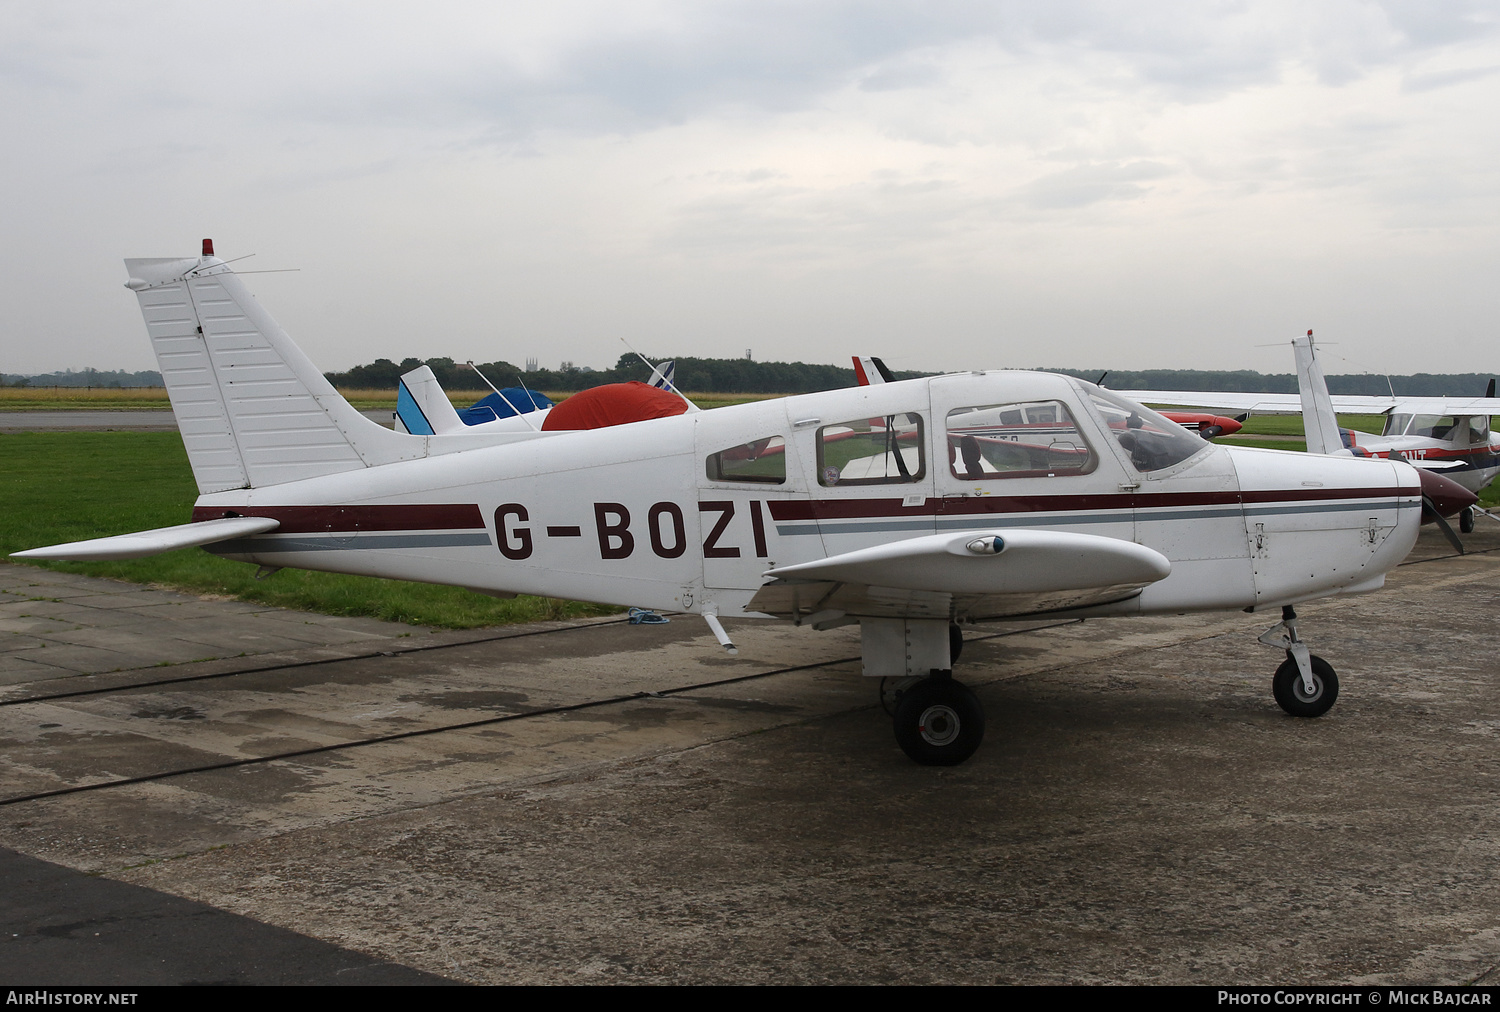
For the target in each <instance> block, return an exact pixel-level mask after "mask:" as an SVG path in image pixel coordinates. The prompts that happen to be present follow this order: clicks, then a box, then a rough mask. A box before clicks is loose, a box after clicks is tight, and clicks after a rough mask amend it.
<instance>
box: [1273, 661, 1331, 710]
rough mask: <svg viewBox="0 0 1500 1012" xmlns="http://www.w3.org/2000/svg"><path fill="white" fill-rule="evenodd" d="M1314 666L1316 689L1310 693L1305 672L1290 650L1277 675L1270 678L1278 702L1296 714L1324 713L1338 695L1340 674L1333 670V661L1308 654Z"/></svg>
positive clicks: (1313, 674) (1284, 708) (1313, 673)
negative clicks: (1303, 680)
mask: <svg viewBox="0 0 1500 1012" xmlns="http://www.w3.org/2000/svg"><path fill="white" fill-rule="evenodd" d="M1308 660H1309V662H1311V666H1312V676H1313V691H1312V693H1311V694H1309V693H1308V691H1307V688H1306V686H1304V685H1303V684H1302V672H1301V671H1299V670H1297V661H1296V660H1295V659H1294V658H1293V657H1292V655H1291V654H1287V656H1286V660H1285V661H1283V662H1282V664H1281V667H1279V668H1277V669H1276V677H1275V678H1273V679H1271V694H1272V695H1274V696H1275V697H1276V702H1277V704H1278V705H1279V706H1280V707H1281V708H1282V709H1283V710H1285V711H1286V712H1287V713H1290V714H1291V715H1292V716H1293V717H1321V716H1323V714H1325V713H1327V712H1328V711H1329V709H1330V708H1331V707H1332V706H1333V704H1334V701H1335V700H1337V699H1338V698H1339V676H1338V675H1336V674H1334V673H1333V665H1331V664H1329V663H1328V662H1327V661H1325V660H1324V659H1323V658H1321V657H1309V658H1308Z"/></svg>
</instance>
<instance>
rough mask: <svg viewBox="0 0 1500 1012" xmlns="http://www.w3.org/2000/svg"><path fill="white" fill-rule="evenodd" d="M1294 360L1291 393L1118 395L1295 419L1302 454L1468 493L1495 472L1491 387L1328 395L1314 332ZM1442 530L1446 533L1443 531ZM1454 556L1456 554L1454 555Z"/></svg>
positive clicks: (1467, 522) (1301, 340)
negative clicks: (1379, 425)
mask: <svg viewBox="0 0 1500 1012" xmlns="http://www.w3.org/2000/svg"><path fill="white" fill-rule="evenodd" d="M1292 349H1293V353H1294V355H1295V357H1296V362H1297V389H1298V392H1297V393H1295V394H1251V393H1219V392H1209V391H1187V390H1176V391H1173V390H1126V391H1124V393H1125V396H1127V397H1131V398H1134V399H1136V400H1140V401H1146V402H1149V403H1151V404H1182V405H1198V406H1202V407H1221V408H1229V409H1231V410H1235V411H1250V412H1256V413H1259V414H1297V413H1299V412H1300V413H1301V415H1302V427H1303V431H1304V432H1305V433H1306V435H1307V450H1308V452H1309V453H1323V454H1332V455H1335V456H1350V457H1384V458H1392V459H1398V460H1406V461H1407V462H1409V463H1411V464H1413V465H1415V466H1416V467H1419V468H1422V469H1423V470H1427V471H1437V472H1439V473H1440V474H1442V475H1443V476H1444V477H1446V478H1451V479H1452V480H1453V481H1455V482H1457V483H1458V484H1459V485H1462V486H1463V487H1464V488H1466V489H1468V490H1469V491H1470V492H1475V493H1477V492H1480V491H1482V490H1483V489H1484V488H1485V487H1487V486H1488V485H1489V484H1490V482H1492V481H1494V480H1495V476H1496V475H1497V474H1500V434H1497V433H1494V432H1492V431H1491V430H1490V416H1491V415H1500V398H1497V397H1496V396H1495V381H1494V380H1490V383H1489V389H1488V390H1486V391H1485V395H1484V396H1483V397H1397V396H1395V395H1394V394H1392V395H1391V396H1390V397H1367V396H1362V395H1361V396H1353V395H1348V394H1340V395H1330V394H1329V393H1328V381H1327V379H1326V378H1325V377H1324V375H1323V367H1322V365H1321V364H1320V363H1319V362H1318V357H1317V349H1316V348H1315V347H1314V345H1313V332H1312V331H1310V330H1309V331H1308V332H1307V336H1305V337H1298V338H1294V339H1293V340H1292ZM1338 411H1343V412H1346V413H1349V414H1362V415H1384V416H1385V425H1384V427H1383V429H1382V431H1381V432H1380V434H1379V435H1376V434H1374V433H1369V432H1359V431H1357V430H1355V429H1346V428H1343V427H1342V426H1340V425H1339V423H1338V418H1337V416H1336V414H1335V412H1338ZM1476 512H1478V511H1477V510H1476V509H1474V508H1473V507H1466V508H1465V509H1464V510H1462V511H1461V513H1460V516H1459V529H1460V530H1462V531H1463V532H1464V533H1465V534H1467V533H1469V532H1470V531H1472V530H1473V529H1474V515H1475V513H1476ZM1444 529H1445V530H1446V529H1447V527H1446V525H1444ZM1460 550H1461V549H1460Z"/></svg>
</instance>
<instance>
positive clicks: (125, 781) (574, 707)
mask: <svg viewBox="0 0 1500 1012" xmlns="http://www.w3.org/2000/svg"><path fill="white" fill-rule="evenodd" d="M624 621H626V620H625V619H619V620H618V621H617V622H609V623H595V625H615V624H618V623H619V622H624ZM1081 621H1083V620H1082V619H1076V618H1075V619H1068V620H1066V621H1062V622H1049V623H1047V624H1045V625H1039V626H1028V627H1027V628H1025V629H1010V630H1007V631H1005V632H1000V633H991V634H990V635H988V636H975V637H973V638H972V639H971V640H969V642H971V643H978V642H981V641H983V640H992V639H1001V638H1003V637H1006V636H1018V635H1020V634H1021V633H1028V632H1038V631H1040V630H1043V629H1055V628H1057V627H1058V626H1065V625H1077V624H1078V623H1079V622H1081ZM593 627H594V626H593V625H589V626H570V627H568V629H544V630H539V631H538V632H535V633H521V634H519V636H535V635H539V634H540V633H546V632H567V631H569V630H576V629H591V628H593ZM519 636H496V637H493V639H517V638H519ZM484 642H488V641H487V640H469V641H466V642H465V643H445V644H437V645H434V646H430V647H412V648H408V649H407V650H403V651H399V652H400V653H416V652H418V651H422V650H441V649H444V648H445V647H453V646H467V645H468V644H469V643H484ZM384 653H389V651H387V652H382V653H373V654H366V655H362V656H357V657H340V658H335V659H332V660H329V659H324V660H317V661H305V662H301V663H297V664H283V665H274V666H271V667H266V668H253V669H245V670H241V671H229V672H224V673H222V674H219V675H200V676H197V678H222V677H226V676H228V675H241V674H250V673H252V672H260V671H270V670H276V669H278V668H294V667H309V666H311V665H314V664H338V663H341V662H343V661H346V660H362V659H366V658H369V657H379V656H383V654H384ZM858 661H859V658H858V657H839V658H836V659H834V660H831V661H817V662H815V663H812V664H798V665H795V666H793V667H788V668H775V669H773V670H771V671H755V672H752V673H750V674H748V675H736V676H734V677H733V678H719V679H715V680H713V681H709V682H696V683H694V684H692V685H678V686H675V687H673V688H670V689H661V690H659V691H657V692H631V693H626V694H624V695H619V696H607V697H603V698H600V699H589V700H585V701H583V702H581V703H566V704H563V705H560V706H545V707H539V708H537V709H535V710H523V711H522V712H520V713H507V714H505V715H503V716H500V717H484V718H481V719H479V720H466V721H462V722H460V723H457V724H441V725H439V726H437V727H425V728H419V729H417V730H414V731H398V732H395V733H393V734H382V735H377V736H375V737H371V738H357V739H355V740H353V741H341V742H335V743H333V744H331V745H317V746H314V747H312V748H304V749H297V750H295V751H291V752H277V753H273V754H272V755H264V756H251V757H249V758H245V759H226V760H225V761H224V762H219V763H205V764H203V765H201V766H188V767H184V768H182V769H175V770H162V771H161V772H159V773H147V774H144V775H142V776H138V777H121V778H119V779H117V780H106V781H104V782H102V783H97V784H79V785H77V786H74V787H60V788H57V789H56V790H51V791H37V792H35V793H32V794H21V795H17V796H15V797H10V798H0V808H3V807H5V806H7V805H19V804H22V803H24V802H27V801H41V800H44V799H46V798H57V797H63V796H65V795H68V794H82V793H85V792H87V791H102V790H108V789H110V788H113V787H128V786H129V785H131V784H146V783H151V782H153V781H156V780H166V779H169V778H171V777H180V776H187V775H188V774H191V773H210V772H213V771H215V770H228V769H236V768H238V767H240V766H255V765H259V764H261V763H271V762H279V761H281V760H284V759H298V758H301V757H303V756H310V755H321V754H323V753H325V752H338V751H341V750H343V749H350V748H361V747H363V746H365V745H381V744H385V743H387V742H394V741H405V740H407V739H410V738H423V737H427V736H429V735H434V734H445V733H447V732H449V731H467V730H470V729H472V728H476V727H491V726H493V725H495V724H505V723H509V722H510V721H514V720H526V719H529V718H532V717H545V716H549V715H552V714H559V713H575V712H577V711H579V710H589V709H594V708H596V707H600V706H612V705H615V704H617V703H628V702H631V701H633V700H637V699H648V698H649V699H659V698H662V697H666V696H676V695H680V694H682V693H684V692H695V691H697V690H699V689H711V688H715V687H717V686H721V685H733V684H735V683H737V682H749V681H754V680H756V679H759V678H770V677H771V676H773V675H787V674H791V673H793V672H797V671H812V670H814V669H817V668H828V667H833V666H834V665H836V664H854V663H857V662H858ZM193 680H195V678H192V677H189V678H183V679H175V680H174V679H163V680H162V682H145V683H141V684H139V685H128V686H123V687H118V688H116V689H94V690H84V691H81V692H75V693H57V694H54V695H50V696H32V697H30V698H28V699H14V700H5V701H4V702H3V703H0V705H7V706H13V705H15V704H17V703H39V702H42V701H43V700H50V699H61V698H65V697H68V696H83V695H93V694H100V693H105V692H114V691H121V692H123V691H127V690H129V689H136V688H146V687H149V686H153V685H158V684H164V683H166V682H171V681H193Z"/></svg>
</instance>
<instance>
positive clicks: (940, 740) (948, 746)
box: [896, 678, 984, 766]
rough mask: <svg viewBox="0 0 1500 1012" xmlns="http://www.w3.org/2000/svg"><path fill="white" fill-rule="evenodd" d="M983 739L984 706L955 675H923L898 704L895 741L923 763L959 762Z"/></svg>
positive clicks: (914, 759)
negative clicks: (931, 676) (935, 676)
mask: <svg viewBox="0 0 1500 1012" xmlns="http://www.w3.org/2000/svg"><path fill="white" fill-rule="evenodd" d="M983 740H984V707H983V706H982V705H980V702H979V697H978V696H976V695H974V692H973V690H971V689H970V688H969V687H968V686H966V685H963V684H962V683H959V682H955V681H954V680H953V679H952V678H924V679H923V680H922V681H920V682H918V683H917V684H916V685H913V686H912V687H911V688H910V689H907V690H906V692H904V693H902V695H901V701H900V702H899V703H897V704H896V743H897V744H899V745H900V746H901V751H903V752H905V753H906V754H907V755H908V756H910V757H911V759H912V761H913V762H919V763H921V764H922V765H923V766H957V765H958V764H959V763H961V762H963V761H964V760H965V759H967V758H969V756H971V755H973V754H974V750H975V749H977V748H979V743H980V742H981V741H983Z"/></svg>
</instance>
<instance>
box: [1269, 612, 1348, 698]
mask: <svg viewBox="0 0 1500 1012" xmlns="http://www.w3.org/2000/svg"><path fill="white" fill-rule="evenodd" d="M1258 639H1259V641H1260V642H1261V643H1264V644H1265V645H1266V646H1268V647H1280V648H1282V649H1283V650H1285V651H1286V660H1285V661H1282V663H1281V666H1280V667H1279V668H1277V669H1276V674H1275V676H1274V677H1272V679H1271V694H1272V695H1273V696H1275V697H1276V703H1277V705H1279V706H1280V707H1281V708H1282V709H1283V710H1285V711H1286V712H1287V713H1289V714H1291V715H1292V716H1293V717H1321V716H1323V714H1325V713H1327V712H1328V711H1329V710H1330V709H1331V708H1332V707H1333V704H1334V702H1336V701H1337V700H1338V698H1339V676H1338V675H1337V674H1335V673H1334V670H1333V665H1331V664H1329V663H1328V662H1327V661H1325V660H1324V659H1323V658H1321V657H1317V656H1314V655H1313V654H1312V653H1310V652H1309V651H1308V649H1307V644H1306V643H1304V642H1302V640H1301V639H1300V638H1299V637H1298V636H1297V612H1296V611H1295V610H1293V608H1292V606H1291V605H1285V606H1283V607H1282V609H1281V621H1280V622H1277V623H1276V624H1275V625H1273V626H1272V627H1271V628H1269V629H1267V630H1266V631H1265V632H1264V633H1262V634H1261V635H1260V636H1259V637H1258Z"/></svg>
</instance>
